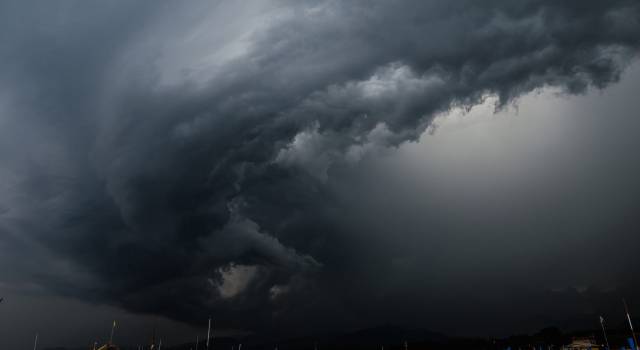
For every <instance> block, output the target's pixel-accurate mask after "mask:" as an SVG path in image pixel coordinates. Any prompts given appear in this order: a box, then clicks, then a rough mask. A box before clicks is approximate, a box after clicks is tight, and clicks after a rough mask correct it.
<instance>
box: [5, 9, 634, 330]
mask: <svg viewBox="0 0 640 350" xmlns="http://www.w3.org/2000/svg"><path fill="white" fill-rule="evenodd" d="M639 19H640V4H639V3H638V2H637V1H622V0H621V1H615V0H614V1H579V2H570V1H535V0H522V1H482V2H479V1H401V2H382V1H380V2H378V1H349V2H337V1H320V2H311V1H309V2H307V1H301V2H281V1H273V2H242V3H241V4H240V3H237V2H215V3H207V2H202V3H196V2H194V3H181V2H136V3H134V4H132V3H129V2H101V3H98V2H95V3H88V2H72V1H69V2H62V3H60V2H55V3H54V2H46V3H44V2H43V3H39V4H37V5H34V4H30V5H29V4H26V3H23V2H9V1H5V2H2V5H0V43H1V44H0V57H1V59H0V62H1V63H0V76H2V79H1V80H0V111H1V113H0V160H1V163H0V176H1V178H0V251H1V252H2V255H1V256H0V262H2V266H3V267H2V275H1V276H0V278H1V279H2V282H3V283H5V284H8V285H15V286H22V287H24V288H33V287H34V286H36V287H37V288H38V289H41V290H44V291H46V293H50V294H55V295H64V296H72V297H75V298H80V299H82V300H88V301H91V302H97V303H103V304H110V305H116V306H120V307H123V308H125V309H127V310H130V311H133V312H141V313H152V314H160V315H163V316H168V317H170V318H173V319H176V320H180V321H187V322H194V321H195V320H202V319H205V318H206V317H207V315H209V314H212V315H215V318H216V322H217V323H218V324H221V325H224V326H225V327H231V328H241V329H251V330H257V331H261V330H262V331H264V330H272V331H273V330H274V329H276V328H280V327H290V328H288V331H289V332H292V333H295V332H305V331H308V330H310V329H312V328H315V329H323V328H331V327H343V326H344V327H354V326H362V325H367V324H370V323H372V322H385V321H389V320H391V321H398V320H399V321H402V322H410V323H411V322H413V323H416V322H417V323H419V322H423V321H420V319H421V318H428V319H429V320H428V321H424V322H427V323H428V324H433V323H434V322H435V321H436V320H437V319H440V320H441V321H442V320H444V321H445V323H446V322H449V323H451V322H453V321H454V320H456V319H458V317H459V316H460V315H464V312H465V311H463V308H466V310H467V311H466V312H469V313H476V312H477V313H480V312H486V311H487V309H486V308H485V307H483V306H482V305H495V304H497V303H499V301H500V299H501V298H502V296H504V295H509V296H513V295H518V298H515V299H513V301H512V303H513V304H514V305H526V304H527V300H531V299H536V300H539V303H540V304H538V305H545V303H546V302H548V300H549V299H550V298H551V297H550V296H549V295H550V293H552V291H550V290H549V289H544V288H543V289H541V290H540V291H531V290H528V289H527V290H520V289H518V288H519V284H518V283H515V284H514V285H511V284H509V285H506V282H505V285H495V283H496V281H500V280H501V279H500V278H499V277H497V276H493V275H491V274H487V273H481V274H478V275H477V276H484V277H486V278H488V279H489V280H490V281H491V283H492V284H494V285H493V286H487V285H483V283H482V281H473V280H472V278H471V277H472V276H474V275H473V274H469V273H468V271H467V272H465V273H463V274H460V275H457V273H458V272H460V271H461V270H460V269H459V267H453V268H452V269H451V271H450V273H449V274H448V275H443V274H442V273H438V272H437V271H435V270H433V269H431V268H429V266H441V264H442V263H441V262H437V261H430V260H429V259H427V260H426V261H422V260H420V263H419V264H415V262H414V263H412V261H411V258H410V256H409V255H407V259H405V260H403V259H402V258H398V256H399V255H402V251H403V250H405V249H406V247H407V246H410V245H411V242H414V243H418V242H419V243H420V244H421V246H422V247H424V250H425V251H427V252H428V251H430V250H433V251H435V250H437V249H442V246H443V244H442V242H443V240H444V239H443V238H441V237H438V236H437V235H446V234H447V233H446V231H447V230H449V229H451V228H452V227H453V228H455V227H456V225H457V224H456V223H452V222H453V221H455V222H459V225H462V226H465V227H470V226H468V225H469V224H468V222H475V223H477V224H478V226H476V227H478V230H479V231H480V232H481V231H482V230H483V229H487V230H491V229H492V228H495V227H496V226H495V225H496V222H497V221H496V222H491V223H490V224H489V225H485V226H483V224H486V222H484V221H483V220H489V221H490V220H493V219H495V218H491V217H489V219H487V217H486V216H483V217H482V218H478V217H474V216H473V215H474V214H478V212H477V211H475V210H472V209H469V215H466V216H464V217H463V218H459V219H455V220H454V219H452V218H455V216H452V217H450V218H442V217H441V219H440V220H439V219H438V216H435V217H433V218H432V219H433V220H432V221H430V222H427V221H426V220H425V221H417V222H416V224H415V225H412V224H411V223H407V222H404V223H399V226H396V227H391V226H387V225H388V223H389V222H393V220H390V221H387V222H386V223H385V222H380V219H381V218H384V213H378V212H377V211H376V210H375V208H371V206H374V207H375V204H372V203H381V202H384V200H385V197H386V198H388V199H389V200H391V199H394V200H395V201H396V202H397V203H401V202H402V200H401V199H398V198H410V196H409V195H406V196H403V195H402V193H401V192H396V191H390V193H387V192H385V191H382V192H377V191H373V192H371V189H372V188H379V187H376V186H373V185H372V186H371V187H366V186H365V185H364V184H363V183H360V186H362V187H359V186H357V185H356V186H354V184H358V182H359V181H360V180H362V179H365V181H364V183H366V179H375V177H368V176H367V173H368V170H370V166H371V164H370V162H371V160H370V158H371V157H376V156H378V155H380V154H385V152H393V151H394V150H395V149H396V148H397V147H398V146H400V145H403V144H406V143H407V142H411V141H417V140H419V138H420V136H421V135H423V134H424V133H425V131H426V130H427V128H429V127H433V125H434V124H433V120H434V118H435V117H436V116H439V115H443V114H446V113H447V112H448V111H450V110H452V109H463V110H464V109H470V108H472V107H473V106H476V105H480V104H483V103H485V102H486V101H487V99H491V100H492V101H494V102H495V108H496V110H500V109H501V108H505V107H508V106H509V105H510V104H512V103H514V102H516V101H517V99H518V98H519V97H521V96H522V95H524V94H527V93H530V92H535V91H539V90H541V89H547V88H553V89H556V90H557V91H559V92H561V93H563V94H584V93H586V92H588V91H590V89H604V88H607V87H608V86H609V85H610V84H612V83H615V82H617V81H618V80H619V79H620V77H621V75H622V74H623V72H624V71H625V69H626V68H627V67H628V66H629V65H630V64H632V62H633V61H634V59H635V58H636V56H637V54H638V49H640V20H639ZM379 186H384V185H379ZM360 189H361V190H362V191H361V192H360V191H359V190H360ZM398 191H402V189H401V188H400V189H398ZM407 192H411V191H410V190H408V191H407ZM489 197H490V196H489ZM374 200H375V201H374ZM413 203H415V202H413ZM438 203H439V202H438V201H437V200H435V199H434V200H430V201H429V202H428V203H423V204H425V205H426V207H433V213H438V215H440V213H443V210H442V207H441V206H440V205H439V204H438ZM474 203H477V202H474ZM418 204H420V203H419V202H418ZM528 204H531V203H528ZM528 204H527V203H520V205H522V206H523V208H525V209H522V211H518V213H525V212H526V206H527V205H528ZM443 205H445V203H443ZM474 208H475V207H474ZM397 210H407V211H410V210H411V206H409V205H407V207H403V206H399V207H398V209H397ZM514 211H516V210H515V209H514ZM371 213H377V214H376V215H377V216H376V217H371V216H370V214H371ZM390 215H391V214H390ZM478 215H481V214H478ZM522 215H523V216H522V217H520V219H522V221H521V222H527V220H531V218H530V217H527V216H526V215H524V214H522ZM400 217H401V216H400ZM429 217H430V218H431V216H429ZM517 218H518V216H517V214H514V215H513V216H511V217H510V218H509V219H508V220H514V221H516V220H518V219H517ZM451 220H453V221H451ZM496 220H497V219H496ZM505 220H506V221H508V220H507V219H505ZM438 225H443V227H444V228H445V229H443V230H442V231H438ZM509 225H516V224H515V223H509ZM527 225H530V226H529V227H536V226H535V224H534V223H528V224H527ZM434 232H439V233H438V234H437V235H435V234H434ZM416 237H419V238H416ZM425 237H426V238H425ZM457 238H460V245H461V246H462V247H463V248H462V249H461V250H462V251H463V252H465V251H467V250H468V249H470V247H467V248H464V247H465V244H464V237H457ZM397 242H405V243H404V244H399V245H398V244H397ZM412 249H416V248H415V247H414V248H412ZM410 250H411V249H410ZM514 260H517V259H515V258H514ZM520 263H522V264H524V265H526V262H522V261H521V262H520ZM520 263H515V265H518V264H520ZM398 266H400V267H402V266H409V268H406V269H402V268H400V269H396V268H397V267H398ZM493 267H495V266H493ZM493 267H492V266H491V265H488V266H485V267H478V268H479V269H481V270H482V271H485V272H486V271H488V270H489V269H491V268H493ZM416 269H418V270H416ZM420 269H424V271H427V272H428V271H431V272H432V274H431V275H430V276H432V277H433V278H430V279H429V282H417V281H416V280H415V279H413V278H412V276H415V274H416V273H421V272H420ZM498 270H500V269H499V268H498ZM397 271H404V272H403V273H402V274H400V275H397V274H398V273H399V272H397ZM424 271H423V272H422V273H425V272H424ZM509 271H513V270H509ZM520 271H527V270H526V268H523V270H520ZM498 272H499V271H498ZM403 276H406V277H407V278H404V277H403ZM509 276H510V278H517V274H515V273H514V274H511V275H509ZM478 278H480V277H478ZM532 278H534V279H536V282H538V280H537V279H538V278H540V279H542V277H541V276H533V277H532ZM469 283H473V284H475V285H478V286H479V287H477V288H475V289H474V291H473V292H472V294H473V296H472V297H470V298H469V300H470V301H468V302H463V303H459V304H458V305H459V306H458V307H451V306H450V307H451V308H450V310H451V313H450V314H449V315H446V314H447V311H446V310H447V308H443V307H442V306H438V305H442V304H441V302H442V301H446V302H449V301H451V300H452V299H455V298H458V297H461V296H463V295H466V294H465V292H468V284H469ZM523 288H524V287H523ZM594 293H595V292H594ZM563 297H565V296H563ZM596 297H597V298H600V297H601V296H600V295H599V294H598V296H596ZM474 300H481V302H478V303H477V304H476V305H475V308H474V305H473V304H474V303H473V301H474ZM449 305H451V304H449ZM448 308H449V307H448ZM507 309H508V308H506V307H505V309H504V312H505V313H506V312H507V311H506V310H507ZM428 310H432V312H433V313H432V316H430V317H427V316H425V315H424V314H422V313H423V312H428ZM498 312H502V311H498ZM572 312H574V310H568V311H567V310H563V311H562V313H564V314H572ZM310 315H313V317H310ZM310 318H311V319H310ZM445 319H446V320H445ZM302 321H304V322H302ZM496 322H497V323H499V322H498V321H496ZM280 329H282V328H280Z"/></svg>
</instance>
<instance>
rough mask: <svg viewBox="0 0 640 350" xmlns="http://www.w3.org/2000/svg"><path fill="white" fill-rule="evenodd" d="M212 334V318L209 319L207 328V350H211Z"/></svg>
mask: <svg viewBox="0 0 640 350" xmlns="http://www.w3.org/2000/svg"><path fill="white" fill-rule="evenodd" d="M210 334H211V317H209V326H208V327H207V350H209V335H210Z"/></svg>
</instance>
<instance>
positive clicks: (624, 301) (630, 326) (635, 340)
mask: <svg viewBox="0 0 640 350" xmlns="http://www.w3.org/2000/svg"><path fill="white" fill-rule="evenodd" d="M622 303H623V304H624V311H625V312H626V313H627V321H629V328H630V329H631V336H632V337H633V344H634V346H635V347H636V348H635V349H634V350H637V349H638V339H636V332H634V331H633V324H632V323H631V316H630V315H629V308H628V307H627V301H626V300H624V299H622Z"/></svg>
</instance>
